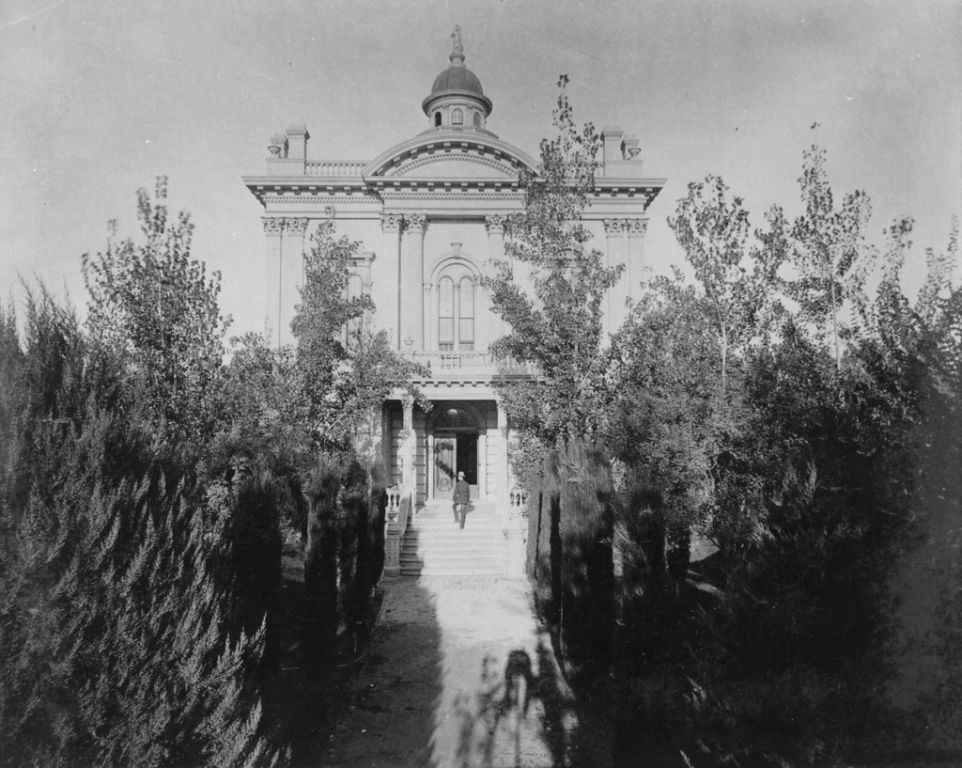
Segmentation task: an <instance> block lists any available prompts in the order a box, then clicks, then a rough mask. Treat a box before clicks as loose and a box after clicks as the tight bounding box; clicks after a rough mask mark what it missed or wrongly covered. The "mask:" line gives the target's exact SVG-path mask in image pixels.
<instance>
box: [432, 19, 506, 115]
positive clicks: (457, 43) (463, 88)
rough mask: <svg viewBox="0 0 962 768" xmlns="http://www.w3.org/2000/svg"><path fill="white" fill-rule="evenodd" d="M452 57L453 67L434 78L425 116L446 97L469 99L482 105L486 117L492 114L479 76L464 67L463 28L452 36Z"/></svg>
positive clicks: (458, 28) (456, 30) (455, 31)
mask: <svg viewBox="0 0 962 768" xmlns="http://www.w3.org/2000/svg"><path fill="white" fill-rule="evenodd" d="M451 43H452V44H451V55H450V56H448V59H449V60H450V62H451V65H450V66H449V67H448V68H447V69H446V70H444V71H443V72H442V73H441V74H440V75H438V76H437V77H436V78H434V85H432V86H431V95H430V96H428V97H427V98H426V99H425V100H424V101H423V102H422V103H421V108H422V109H423V110H424V112H425V114H429V113H430V110H431V109H432V108H433V107H434V106H435V105H436V104H437V103H438V102H439V101H440V100H442V99H444V97H455V98H456V97H462V98H463V97H465V96H466V97H468V98H469V99H471V100H473V101H475V102H476V103H480V106H481V107H482V108H483V109H484V114H485V116H487V115H490V114H491V107H492V105H491V99H489V98H488V97H487V96H485V95H484V89H482V88H481V81H480V80H478V76H477V75H475V74H474V72H472V71H471V70H470V69H468V68H467V67H466V66H464V46H463V45H462V44H461V27H455V28H454V34H452V35H451Z"/></svg>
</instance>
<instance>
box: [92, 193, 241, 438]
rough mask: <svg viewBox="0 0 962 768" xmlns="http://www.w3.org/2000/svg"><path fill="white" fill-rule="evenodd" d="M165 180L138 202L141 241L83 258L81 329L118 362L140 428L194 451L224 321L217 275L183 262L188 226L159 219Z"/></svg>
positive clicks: (209, 416)
mask: <svg viewBox="0 0 962 768" xmlns="http://www.w3.org/2000/svg"><path fill="white" fill-rule="evenodd" d="M166 197H167V180H166V177H163V176H161V177H158V179H157V184H156V188H155V200H156V202H154V203H152V202H151V200H150V198H149V197H148V195H147V192H146V191H145V190H143V189H140V190H138V192H137V220H138V221H139V223H140V228H141V233H142V235H143V238H144V241H143V242H141V243H135V242H134V240H133V239H129V238H128V239H126V240H117V239H116V237H115V235H114V234H113V232H112V233H111V236H110V239H109V240H108V243H107V250H106V251H104V252H101V253H98V254H97V255H96V256H95V257H90V256H89V255H87V254H85V255H84V257H83V273H84V281H85V283H86V286H87V290H88V292H89V294H90V300H89V303H88V318H87V328H88V330H89V332H90V335H91V337H92V339H93V340H94V341H95V343H96V344H97V345H98V346H99V348H100V349H101V350H109V351H112V352H114V353H116V352H118V351H119V352H122V359H123V361H124V377H125V379H126V380H127V383H128V385H129V386H131V387H133V388H135V389H137V391H138V397H137V399H138V400H139V401H140V402H141V403H142V404H143V405H144V411H145V414H146V415H147V418H149V419H150V421H151V422H152V423H153V425H154V427H155V429H158V430H159V431H160V433H161V435H162V436H164V438H165V439H167V440H169V441H174V442H177V441H181V440H192V441H194V442H195V443H197V442H203V440H204V439H205V438H206V437H209V436H210V433H211V430H212V428H213V422H214V419H213V414H214V413H215V411H216V408H215V407H214V403H213V396H214V394H215V392H216V381H217V377H218V375H219V373H220V368H221V362H222V358H223V354H224V350H223V337H224V333H225V331H226V329H227V325H228V324H229V320H225V319H223V318H221V315H220V310H219V308H218V304H217V298H218V295H219V293H220V274H219V273H217V272H215V273H213V274H212V275H210V276H208V274H207V269H206V266H205V264H204V263H203V262H202V261H197V260H195V259H193V258H192V257H191V242H192V237H193V230H194V225H193V224H192V223H191V220H190V216H189V214H187V213H186V212H183V211H182V212H181V213H180V214H179V215H178V216H177V218H176V219H175V220H171V219H170V217H169V216H168V212H167V206H166V204H165V202H164V201H165V200H166Z"/></svg>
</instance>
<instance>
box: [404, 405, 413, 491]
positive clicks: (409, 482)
mask: <svg viewBox="0 0 962 768" xmlns="http://www.w3.org/2000/svg"><path fill="white" fill-rule="evenodd" d="M401 405H402V406H403V413H404V416H403V421H402V424H401V477H402V480H401V487H402V488H407V489H409V490H411V491H412V492H415V491H417V477H416V476H415V472H416V469H415V466H414V456H415V449H416V445H417V443H416V437H415V434H414V398H413V397H410V396H408V397H405V398H404V399H403V400H402V401H401Z"/></svg>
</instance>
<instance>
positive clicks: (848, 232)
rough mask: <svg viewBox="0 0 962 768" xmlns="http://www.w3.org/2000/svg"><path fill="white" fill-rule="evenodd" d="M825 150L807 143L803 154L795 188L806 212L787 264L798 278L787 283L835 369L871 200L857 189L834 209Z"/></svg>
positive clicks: (856, 287) (865, 262) (859, 281)
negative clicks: (825, 341) (826, 345)
mask: <svg viewBox="0 0 962 768" xmlns="http://www.w3.org/2000/svg"><path fill="white" fill-rule="evenodd" d="M825 164H826V152H825V150H824V148H822V147H819V146H817V145H812V146H811V147H810V148H809V149H807V150H806V151H805V152H804V154H803V156H802V175H801V177H800V178H799V180H798V182H799V186H800V188H801V193H802V203H803V204H804V206H805V213H804V214H802V215H801V216H800V217H798V218H797V219H796V220H795V222H794V225H793V226H792V229H791V235H792V249H791V262H792V264H793V265H794V266H795V267H796V269H797V270H798V279H796V280H794V281H792V282H791V283H790V284H789V289H790V295H791V297H792V298H793V299H795V300H796V301H797V302H798V303H799V308H800V311H801V316H802V318H804V319H807V320H812V321H814V322H816V323H817V324H818V326H817V327H818V328H819V329H820V331H821V335H822V337H825V336H827V337H828V339H829V340H830V345H831V349H832V352H833V357H834V360H835V368H836V369H839V368H840V367H841V362H842V348H841V342H842V338H843V335H844V333H845V330H846V329H845V327H844V324H843V322H842V317H841V315H842V311H843V305H844V303H845V302H846V300H848V299H851V298H853V295H854V294H857V293H858V292H859V291H861V290H862V288H863V286H864V282H865V278H866V273H867V271H868V269H869V268H870V266H871V259H872V255H873V254H872V251H871V249H869V248H867V246H866V243H865V226H866V224H867V223H868V220H869V217H870V215H871V210H872V209H871V202H870V201H869V198H868V195H866V194H865V192H863V191H862V190H856V191H854V192H851V193H850V194H848V195H845V197H844V198H843V199H842V204H841V206H840V207H838V208H836V207H835V202H834V201H835V196H834V193H833V191H832V187H831V184H830V183H829V180H828V173H827V171H826V168H825Z"/></svg>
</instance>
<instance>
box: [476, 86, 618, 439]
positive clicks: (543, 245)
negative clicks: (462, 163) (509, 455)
mask: <svg viewBox="0 0 962 768" xmlns="http://www.w3.org/2000/svg"><path fill="white" fill-rule="evenodd" d="M567 83H568V78H567V76H565V75H562V76H561V78H560V79H559V81H558V87H559V90H560V93H559V95H558V102H557V106H556V107H555V110H554V113H553V116H552V117H553V119H552V122H553V125H554V127H555V129H556V131H557V134H556V136H554V137H553V138H550V139H547V138H546V139H543V140H542V141H541V162H540V164H539V166H538V169H537V172H536V173H533V172H530V171H524V172H522V174H521V183H522V184H523V186H524V189H525V205H524V210H523V211H522V212H521V213H519V214H517V215H515V216H513V217H512V218H511V220H510V222H509V229H510V237H509V239H508V241H507V242H506V244H505V252H506V256H507V259H506V260H505V261H504V262H502V263H500V264H499V265H497V267H498V269H497V272H496V273H495V275H494V276H493V277H489V278H486V279H485V283H484V284H485V286H486V287H487V289H488V290H489V291H490V294H491V302H492V307H493V309H494V311H495V312H496V313H497V314H499V315H500V316H501V317H503V318H504V319H505V320H506V321H507V322H508V324H509V326H510V330H509V332H508V333H507V335H506V336H504V337H503V338H501V339H499V340H498V341H496V342H495V343H494V344H493V345H492V351H493V352H494V353H495V354H496V355H498V356H501V357H504V358H508V359H513V360H515V361H519V362H524V363H528V364H530V365H531V366H532V368H533V370H534V372H535V373H534V375H533V376H532V378H531V379H529V380H527V381H525V382H523V383H513V382H512V383H511V384H509V385H506V386H504V387H502V391H501V395H502V397H503V402H504V404H505V408H506V410H507V412H508V418H509V419H510V420H511V422H512V423H513V424H515V425H516V426H517V427H518V428H519V430H521V431H522V432H525V433H526V434H527V435H529V436H530V437H532V438H534V439H535V440H536V441H538V442H539V443H541V444H545V445H550V444H552V443H554V442H556V441H558V440H562V439H576V438H578V437H584V436H591V435H593V434H594V433H595V432H597V430H598V429H599V428H600V426H601V424H602V423H603V420H604V418H603V411H604V406H603V402H602V401H601V400H600V398H599V395H600V393H602V392H603V391H604V387H603V379H604V370H605V365H604V362H603V356H602V353H601V340H602V333H603V304H602V302H603V299H604V296H605V292H606V291H607V290H608V289H609V288H611V286H613V285H614V283H615V282H616V281H617V279H618V276H619V274H620V271H619V270H618V269H612V268H608V267H605V266H604V264H603V258H602V254H601V253H600V252H599V251H597V250H594V249H591V248H588V247H587V243H588V240H589V239H590V237H591V233H590V232H589V231H588V230H587V228H586V227H585V226H584V224H583V223H582V220H581V219H582V213H583V211H584V209H585V207H586V206H587V204H588V193H589V192H590V191H591V190H592V189H593V184H594V172H595V168H596V165H597V162H596V160H595V157H596V155H597V152H598V149H599V146H600V138H599V136H598V134H597V132H596V131H595V129H594V126H592V125H591V123H587V124H585V125H584V126H583V127H581V128H578V126H577V125H576V124H575V122H574V119H573V112H572V107H571V104H570V102H569V101H568V96H567V93H566V92H565V87H566V85H567ZM522 272H527V273H529V275H522V274H521V273H522ZM526 278H529V279H526Z"/></svg>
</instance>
